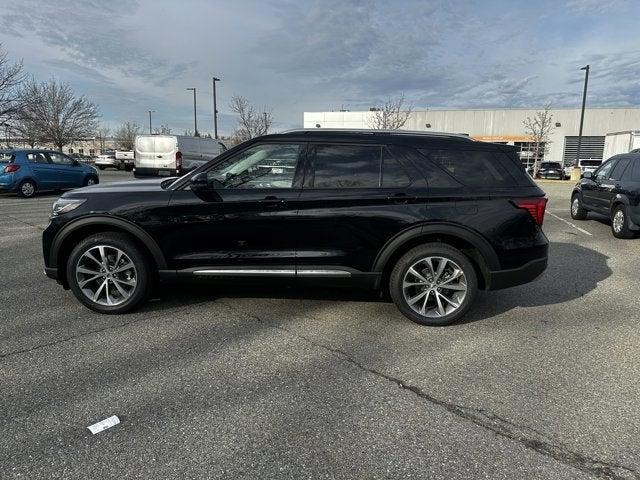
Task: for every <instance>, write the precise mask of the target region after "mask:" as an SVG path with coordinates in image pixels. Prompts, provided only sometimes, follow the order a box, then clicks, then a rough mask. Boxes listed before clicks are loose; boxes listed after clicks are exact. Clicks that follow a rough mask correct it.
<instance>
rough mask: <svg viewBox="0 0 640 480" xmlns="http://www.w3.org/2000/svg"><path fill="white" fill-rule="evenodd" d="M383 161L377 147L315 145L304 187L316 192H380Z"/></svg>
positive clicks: (380, 150) (379, 149)
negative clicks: (366, 189)
mask: <svg viewBox="0 0 640 480" xmlns="http://www.w3.org/2000/svg"><path fill="white" fill-rule="evenodd" d="M381 161H382V147H380V146H378V145H315V146H314V147H313V149H312V154H311V169H310V170H311V172H310V179H309V182H307V181H305V183H307V184H309V185H310V186H312V187H313V188H377V187H380V167H381Z"/></svg>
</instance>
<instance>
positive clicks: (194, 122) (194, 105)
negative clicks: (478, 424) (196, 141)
mask: <svg viewBox="0 0 640 480" xmlns="http://www.w3.org/2000/svg"><path fill="white" fill-rule="evenodd" d="M187 90H193V129H194V130H195V133H194V134H193V135H194V136H196V137H198V136H199V134H198V115H197V113H196V88H195V87H189V88H187Z"/></svg>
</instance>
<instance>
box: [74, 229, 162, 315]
mask: <svg viewBox="0 0 640 480" xmlns="http://www.w3.org/2000/svg"><path fill="white" fill-rule="evenodd" d="M150 274H151V271H150V267H149V263H148V261H147V259H146V257H145V255H144V253H143V252H142V251H141V250H140V249H139V248H138V246H137V245H136V244H135V242H134V241H133V240H132V239H131V237H129V236H128V235H126V234H123V233H117V232H105V233H99V234H96V235H92V236H90V237H88V238H86V239H84V240H83V241H81V242H80V243H79V244H78V245H77V246H76V247H75V248H74V249H73V251H72V252H71V255H70V256H69V260H68V262H67V281H68V282H69V287H70V288H71V291H72V292H73V294H74V295H75V296H76V298H77V299H78V300H80V302H82V303H83V304H84V305H86V306H87V307H89V308H90V309H92V310H95V311H96V312H100V313H112V314H113V313H125V312H128V311H130V310H133V309H134V308H135V307H136V306H138V305H139V304H140V303H141V302H142V301H143V300H145V298H146V297H147V295H148V293H149V288H150V285H151V281H150Z"/></svg>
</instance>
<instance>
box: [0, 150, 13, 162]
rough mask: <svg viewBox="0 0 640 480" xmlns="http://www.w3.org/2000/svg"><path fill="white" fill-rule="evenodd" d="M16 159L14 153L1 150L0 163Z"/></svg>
mask: <svg viewBox="0 0 640 480" xmlns="http://www.w3.org/2000/svg"><path fill="white" fill-rule="evenodd" d="M15 159H16V157H15V155H14V154H13V153H9V152H0V163H11V162H13V161H14V160H15Z"/></svg>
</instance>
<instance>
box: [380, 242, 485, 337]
mask: <svg viewBox="0 0 640 480" xmlns="http://www.w3.org/2000/svg"><path fill="white" fill-rule="evenodd" d="M389 290H390V293H391V298H392V299H393V302H394V303H395V304H396V306H397V307H398V309H399V310H400V311H401V312H402V313H403V314H404V315H405V316H406V317H408V318H409V319H411V320H413V321H414V322H417V323H421V324H423V325H432V326H439V325H448V324H451V323H454V322H456V321H458V320H459V319H460V318H462V317H463V316H464V314H465V313H467V311H468V310H469V307H471V304H472V303H473V300H474V299H475V297H476V294H477V291H478V279H477V276H476V272H475V269H474V268H473V265H472V264H471V261H470V260H469V259H468V258H467V256H466V255H465V254H463V253H462V252H461V251H460V250H458V249H457V248H454V247H451V246H449V245H445V244H441V243H427V244H424V245H421V246H419V247H416V248H414V249H412V250H410V251H409V252H407V253H406V254H404V255H403V256H402V258H400V260H398V262H397V264H396V266H395V267H394V269H393V271H392V272H391V277H390V285H389Z"/></svg>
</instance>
